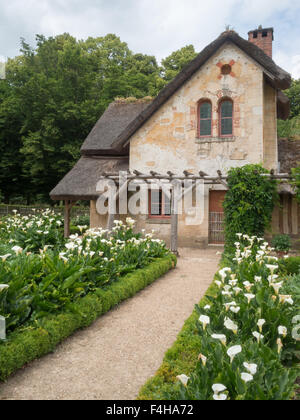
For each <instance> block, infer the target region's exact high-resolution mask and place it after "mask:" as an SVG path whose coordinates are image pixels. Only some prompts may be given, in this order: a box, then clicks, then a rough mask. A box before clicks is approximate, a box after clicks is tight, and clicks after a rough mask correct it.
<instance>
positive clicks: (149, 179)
mask: <svg viewBox="0 0 300 420" xmlns="http://www.w3.org/2000/svg"><path fill="white" fill-rule="evenodd" d="M261 176H264V177H269V178H271V179H274V180H278V181H281V182H286V181H289V180H290V179H291V176H290V175H289V174H287V173H279V174H276V173H275V170H271V171H270V173H268V174H261ZM227 178H228V177H227V176H226V175H223V174H222V172H221V171H220V170H219V171H217V173H216V175H215V176H211V175H208V174H206V173H205V172H203V171H200V172H199V173H198V174H194V173H191V172H189V171H187V170H186V171H183V174H182V175H181V174H175V173H173V172H171V171H168V172H167V173H166V174H161V173H158V172H155V171H150V173H148V174H145V173H142V172H140V171H138V170H133V171H121V172H119V173H103V174H102V176H101V178H100V180H99V181H101V180H111V181H113V182H114V183H115V184H116V186H117V187H118V188H117V193H116V195H115V196H114V198H115V200H117V199H118V198H119V196H120V194H121V193H122V191H124V190H125V189H127V188H128V184H129V183H130V182H135V183H137V184H143V183H147V184H156V185H159V184H161V185H163V184H164V185H166V183H169V185H170V187H171V188H172V189H173V190H174V189H175V188H176V187H177V186H178V187H180V189H181V187H182V185H183V184H184V183H185V182H186V181H201V182H203V183H204V184H209V185H216V184H219V185H220V184H221V185H223V186H224V187H225V188H226V189H228V185H227ZM120 180H122V182H121V184H120ZM195 186H196V184H195V183H193V184H192V186H191V187H190V188H189V189H188V190H187V191H184V192H183V193H182V194H177V195H176V194H171V241H170V243H171V246H170V248H171V251H172V252H173V253H174V254H178V211H177V210H178V202H179V201H180V200H181V199H182V197H183V196H184V195H185V194H186V193H187V192H188V191H191V190H192V189H194V188H195ZM75 203H76V201H72V200H65V212H64V221H65V231H64V233H65V237H68V236H69V235H70V214H71V209H72V207H73V206H74V204H75ZM116 215H117V214H114V213H109V215H108V221H107V229H108V231H111V230H112V228H113V225H114V220H115V218H116Z"/></svg>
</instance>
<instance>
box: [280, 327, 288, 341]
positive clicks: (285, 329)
mask: <svg viewBox="0 0 300 420" xmlns="http://www.w3.org/2000/svg"><path fill="white" fill-rule="evenodd" d="M287 332H288V330H287V328H286V327H283V326H280V327H278V334H279V335H282V336H283V337H284V338H285V337H286V336H287Z"/></svg>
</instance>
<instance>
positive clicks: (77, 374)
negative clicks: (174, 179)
mask: <svg viewBox="0 0 300 420" xmlns="http://www.w3.org/2000/svg"><path fill="white" fill-rule="evenodd" d="M216 252H217V250H216V249H207V250H194V249H181V250H180V255H181V256H180V258H179V259H178V267H177V268H176V269H175V270H172V271H171V272H169V273H168V274H166V275H165V276H164V277H162V278H161V279H159V280H158V281H156V282H155V283H153V284H152V285H151V286H148V287H147V288H146V289H144V290H143V291H141V292H140V293H138V294H137V295H136V296H134V297H133V298H131V299H130V300H128V301H125V302H124V303H122V304H121V305H120V306H118V307H117V308H116V309H114V310H112V311H110V312H109V313H107V314H106V315H104V316H102V317H100V318H99V319H98V320H97V321H95V322H94V324H93V325H92V326H91V327H89V328H87V329H85V330H81V331H78V332H77V333H75V334H74V335H73V336H72V337H70V338H68V339H67V340H65V341H64V342H63V343H62V344H61V345H60V346H59V347H58V348H57V349H56V351H55V352H54V353H53V354H50V355H47V356H45V357H43V358H41V359H39V360H36V361H34V362H33V363H31V364H30V365H28V366H27V367H26V368H25V369H23V370H20V371H19V372H17V373H16V374H15V375H14V376H12V377H11V378H10V379H9V380H8V381H7V382H6V383H4V384H0V400H20V399H21V400H118V399H119V400H133V399H135V398H136V396H137V395H138V392H139V389H140V387H141V386H142V385H143V384H144V383H145V382H146V380H147V379H148V378H149V377H150V376H152V375H154V373H155V372H156V370H157V369H158V368H159V366H160V365H161V363H162V359H163V356H164V354H165V352H166V350H167V349H168V348H169V347H170V346H171V345H172V343H173V342H174V341H175V339H176V337H177V335H178V333H179V331H180V330H181V328H182V325H183V323H184V321H185V320H186V319H187V318H188V317H189V315H190V314H191V312H192V310H193V308H194V305H195V303H198V302H199V300H200V298H201V297H202V296H203V294H204V293H205V291H206V289H207V288H208V286H209V285H210V283H211V281H212V279H213V275H214V273H215V272H216V270H217V265H218V262H219V257H218V256H217V255H216Z"/></svg>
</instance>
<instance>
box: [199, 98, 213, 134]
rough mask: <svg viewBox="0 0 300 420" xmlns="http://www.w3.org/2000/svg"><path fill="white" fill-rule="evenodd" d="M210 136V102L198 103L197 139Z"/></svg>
mask: <svg viewBox="0 0 300 420" xmlns="http://www.w3.org/2000/svg"><path fill="white" fill-rule="evenodd" d="M211 135H212V106H211V102H210V101H202V102H199V105H198V137H209V136H211Z"/></svg>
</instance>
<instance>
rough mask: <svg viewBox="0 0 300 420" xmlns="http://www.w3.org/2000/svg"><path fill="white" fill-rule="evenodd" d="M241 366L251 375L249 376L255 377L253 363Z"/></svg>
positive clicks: (255, 367)
mask: <svg viewBox="0 0 300 420" xmlns="http://www.w3.org/2000/svg"><path fill="white" fill-rule="evenodd" d="M243 366H244V367H245V368H246V369H247V370H248V372H250V373H251V375H255V374H256V372H257V365H256V364H255V363H246V362H245V363H243Z"/></svg>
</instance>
